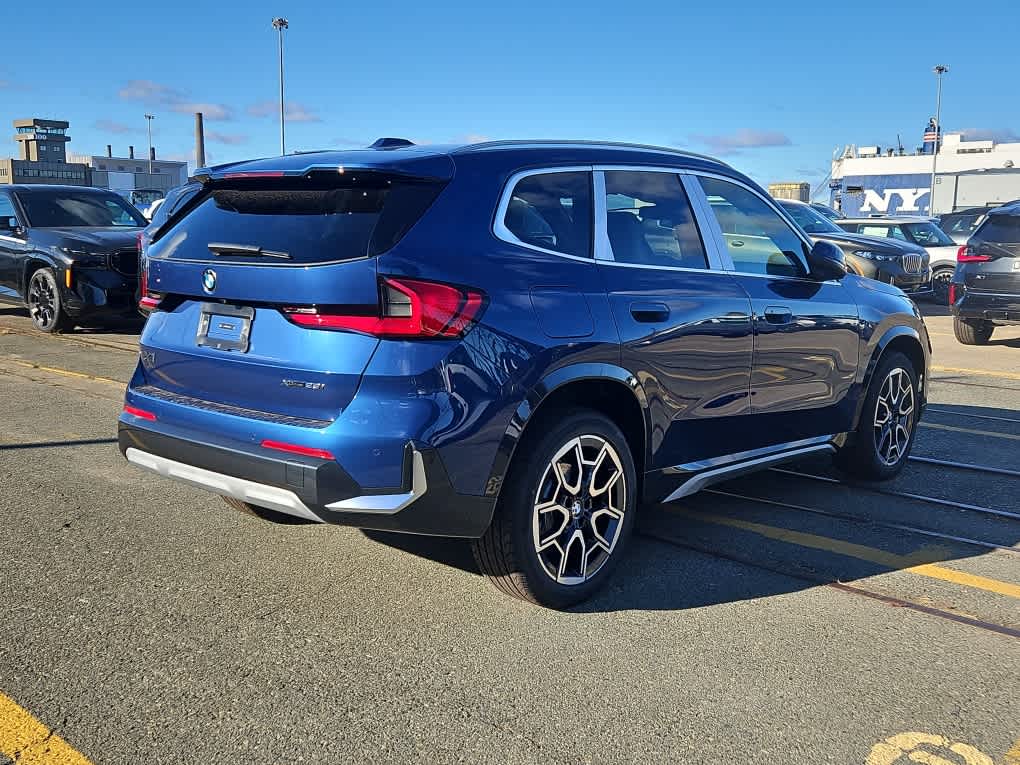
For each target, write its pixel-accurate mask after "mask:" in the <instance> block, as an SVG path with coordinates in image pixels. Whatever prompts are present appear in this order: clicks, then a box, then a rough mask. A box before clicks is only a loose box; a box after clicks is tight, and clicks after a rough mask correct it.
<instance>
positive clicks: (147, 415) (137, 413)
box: [124, 404, 156, 422]
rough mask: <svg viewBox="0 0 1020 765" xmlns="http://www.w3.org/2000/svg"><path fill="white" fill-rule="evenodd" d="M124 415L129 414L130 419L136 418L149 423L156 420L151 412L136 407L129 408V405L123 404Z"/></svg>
mask: <svg viewBox="0 0 1020 765" xmlns="http://www.w3.org/2000/svg"><path fill="white" fill-rule="evenodd" d="M124 414H130V415H131V416H132V417H138V418H139V419H141V420H148V421H149V422H155V420H156V415H154V414H153V413H152V412H147V411H145V410H144V409H139V408H138V407H137V406H131V404H124Z"/></svg>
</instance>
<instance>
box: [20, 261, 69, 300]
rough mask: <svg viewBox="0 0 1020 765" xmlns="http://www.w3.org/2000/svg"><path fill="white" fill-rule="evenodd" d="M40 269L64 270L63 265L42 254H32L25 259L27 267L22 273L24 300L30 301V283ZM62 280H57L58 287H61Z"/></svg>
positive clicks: (22, 294)
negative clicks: (33, 275)
mask: <svg viewBox="0 0 1020 765" xmlns="http://www.w3.org/2000/svg"><path fill="white" fill-rule="evenodd" d="M40 268H53V269H55V270H59V269H61V268H63V265H62V264H60V263H57V262H56V261H55V260H54V259H53V258H51V257H49V256H47V255H45V254H43V253H41V252H31V253H29V254H28V256H27V257H26V258H25V265H24V268H23V269H22V271H21V297H22V299H23V300H26V301H27V300H28V283H29V281H31V279H32V274H34V273H35V272H36V271H38V270H39V269H40ZM60 286H61V283H60V279H59V278H58V279H57V287H60Z"/></svg>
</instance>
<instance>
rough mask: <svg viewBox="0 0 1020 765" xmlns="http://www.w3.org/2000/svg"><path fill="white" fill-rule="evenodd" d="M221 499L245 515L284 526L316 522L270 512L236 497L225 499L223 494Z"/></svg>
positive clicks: (266, 508) (265, 508) (275, 511)
mask: <svg viewBox="0 0 1020 765" xmlns="http://www.w3.org/2000/svg"><path fill="white" fill-rule="evenodd" d="M220 497H221V498H222V499H223V501H224V502H226V503H227V504H228V505H230V506H231V507H232V508H234V509H235V510H240V511H241V512H242V513H244V514H245V515H254V516H255V517H256V518H260V519H261V520H263V521H269V522H270V523H278V524H280V525H283V526H302V525H304V524H307V523H315V521H312V520H308V519H306V518H298V517H297V516H296V515H288V514H287V513H281V512H279V511H277V510H270V509H269V508H268V507H262V506H260V505H253V504H251V503H250V502H245V501H243V500H240V499H235V498H234V497H224V496H223V495H222V494H221V495H220Z"/></svg>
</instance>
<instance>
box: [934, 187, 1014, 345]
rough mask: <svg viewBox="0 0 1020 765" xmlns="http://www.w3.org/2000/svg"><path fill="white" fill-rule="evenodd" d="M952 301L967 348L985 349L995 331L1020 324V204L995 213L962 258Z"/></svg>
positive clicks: (958, 333) (957, 329) (955, 325)
mask: <svg viewBox="0 0 1020 765" xmlns="http://www.w3.org/2000/svg"><path fill="white" fill-rule="evenodd" d="M956 261H957V265H956V272H955V273H954V274H953V282H952V284H951V285H950V292H949V302H950V305H951V306H952V311H953V317H954V322H953V330H954V332H955V333H956V339H957V340H959V341H960V342H961V343H963V344H964V345H984V344H985V343H987V342H988V341H989V339H991V337H992V332H993V331H994V330H995V327H996V326H998V325H1003V324H1020V201H1017V202H1010V203H1009V204H1008V205H1003V206H1002V207H999V208H996V209H994V210H991V211H989V213H988V217H987V218H985V221H984V223H982V224H981V225H980V226H978V228H977V230H976V231H975V232H974V233H973V234H972V235H971V237H970V239H969V240H968V241H967V244H966V245H965V246H963V247H961V248H960V252H959V254H958V255H957V257H956Z"/></svg>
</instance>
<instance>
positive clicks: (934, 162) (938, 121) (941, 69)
mask: <svg viewBox="0 0 1020 765" xmlns="http://www.w3.org/2000/svg"><path fill="white" fill-rule="evenodd" d="M932 71H933V72H935V79H936V81H937V82H938V86H937V90H936V96H935V149H934V151H932V154H931V193H930V194H929V195H928V215H934V214H935V170H936V168H937V167H938V162H939V146H940V145H941V140H940V139H941V138H942V75H944V74H945V73H946V72H948V71H949V67H948V66H946V65H945V64H938V65H937V66H936V67H935V68H934V69H933V70H932Z"/></svg>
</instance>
